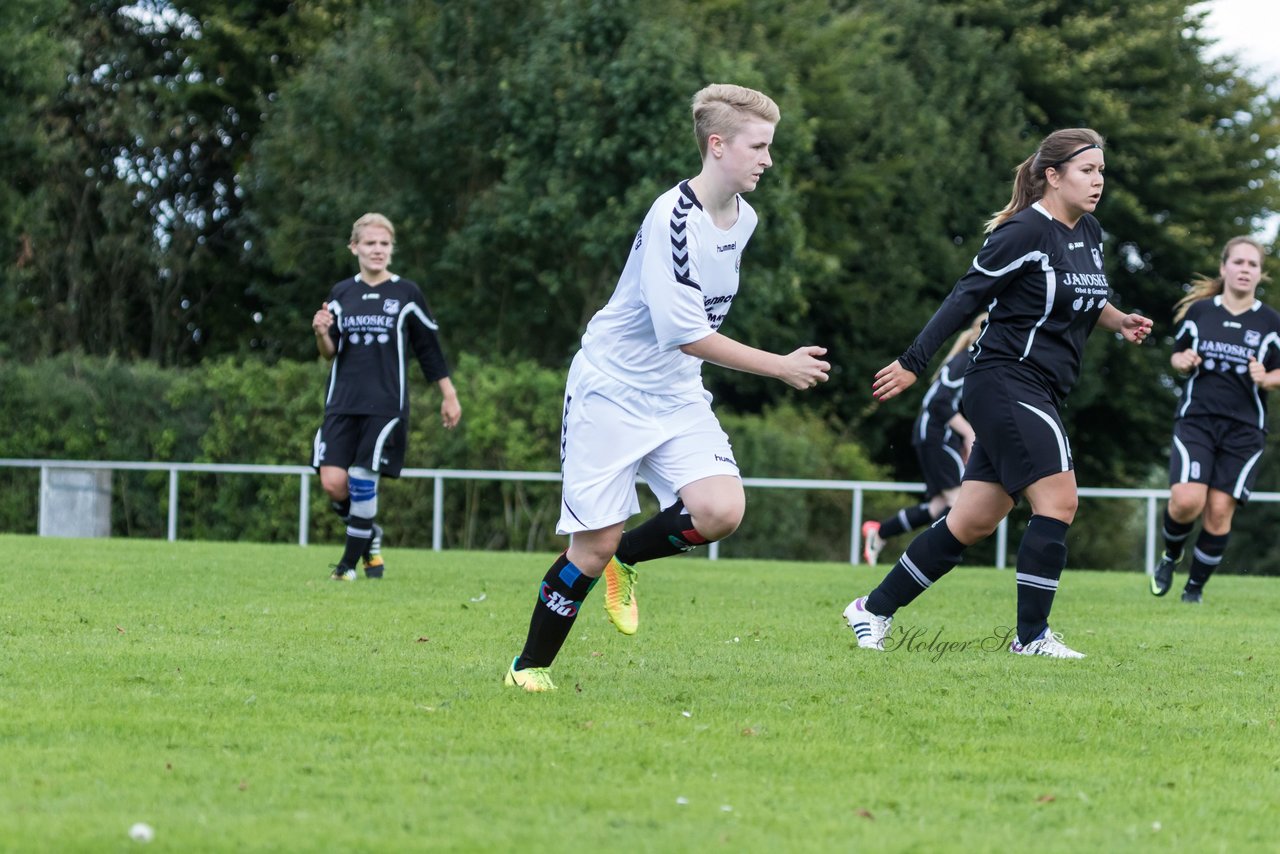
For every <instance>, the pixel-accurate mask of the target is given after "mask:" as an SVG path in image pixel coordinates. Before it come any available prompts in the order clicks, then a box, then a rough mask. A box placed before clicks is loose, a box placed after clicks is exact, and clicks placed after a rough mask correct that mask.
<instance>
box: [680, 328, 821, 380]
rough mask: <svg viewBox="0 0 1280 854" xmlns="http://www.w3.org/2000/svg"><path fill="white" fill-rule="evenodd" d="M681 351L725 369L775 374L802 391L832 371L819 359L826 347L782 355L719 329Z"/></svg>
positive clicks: (804, 348)
mask: <svg viewBox="0 0 1280 854" xmlns="http://www.w3.org/2000/svg"><path fill="white" fill-rule="evenodd" d="M680 352H682V353H685V354H687V355H689V356H695V357H697V358H699V359H702V360H703V361H705V362H710V363H711V364H713V365H719V366H720V367H722V368H731V369H733V370H735V371H742V372H744V373H748V374H758V375H760V376H762V377H773V378H774V379H779V380H782V381H783V382H784V383H786V384H787V385H789V386H791V387H792V388H798V389H801V390H804V389H809V388H813V387H814V386H816V385H817V384H818V383H824V382H826V381H827V379H828V376H827V374H828V372H829V371H830V370H831V364H830V363H829V362H825V361H823V360H822V359H820V358H818V357H819V356H823V355H825V354H826V352H827V348H826V347H816V346H812V345H810V346H806V347H799V348H797V349H795V350H793V351H792V352H790V353H788V354H786V355H785V356H783V355H779V354H777V353H770V352H768V351H767V350H758V349H756V348H755V347H750V346H748V345H746V344H743V343H741V342H738V341H734V340H733V339H732V338H729V337H727V336H725V335H721V334H720V333H719V332H712V333H711V334H710V335H708V336H707V337H705V338H700V339H698V340H697V341H693V342H691V343H689V344H682V345H681V346H680Z"/></svg>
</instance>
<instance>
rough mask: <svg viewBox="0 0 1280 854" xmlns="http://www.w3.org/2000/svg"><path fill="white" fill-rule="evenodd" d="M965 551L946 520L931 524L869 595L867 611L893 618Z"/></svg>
mask: <svg viewBox="0 0 1280 854" xmlns="http://www.w3.org/2000/svg"><path fill="white" fill-rule="evenodd" d="M964 550H965V545H964V543H962V542H960V541H959V540H957V539H956V538H955V535H954V534H952V533H951V529H950V528H948V527H947V523H946V522H938V523H937V524H935V525H931V526H929V527H928V528H926V529H925V530H924V532H923V533H921V534H920V535H919V536H918V537H916V538H915V539H914V540H912V541H911V545H909V546H907V550H906V551H905V552H903V554H902V557H900V558H898V562H897V563H895V564H894V565H893V569H890V570H889V573H888V574H887V575H885V577H884V579H883V580H882V581H881V582H880V586H879V587H877V588H876V589H875V590H872V591H871V592H870V593H869V594H867V603H866V605H867V610H868V611H870V612H871V613H873V614H875V615H876V616H878V617H892V616H893V615H894V613H895V612H896V611H897V610H898V609H899V608H901V607H903V606H905V605H910V604H911V602H912V601H913V600H915V598H916V597H917V596H919V595H920V594H921V593H923V592H924V591H925V590H927V589H929V587H930V586H931V585H932V584H933V582H935V581H937V580H938V579H939V578H941V577H942V576H944V575H946V574H947V573H948V572H950V571H951V570H952V568H953V567H955V565H956V564H958V563H959V562H960V558H962V557H963V556H964Z"/></svg>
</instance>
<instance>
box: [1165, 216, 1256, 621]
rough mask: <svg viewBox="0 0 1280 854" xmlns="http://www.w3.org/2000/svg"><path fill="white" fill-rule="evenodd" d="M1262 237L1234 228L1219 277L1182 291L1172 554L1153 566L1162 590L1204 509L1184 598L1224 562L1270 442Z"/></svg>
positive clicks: (1168, 517)
mask: <svg viewBox="0 0 1280 854" xmlns="http://www.w3.org/2000/svg"><path fill="white" fill-rule="evenodd" d="M1262 259H1263V252H1262V244H1260V243H1258V242H1257V241H1256V240H1253V239H1252V238H1249V237H1235V238H1232V239H1231V240H1228V241H1227V245H1226V246H1225V247H1224V248H1223V250H1222V263H1221V265H1220V266H1219V268H1218V275H1217V277H1216V278H1212V279H1210V278H1206V277H1200V278H1199V279H1197V281H1196V282H1194V283H1193V284H1192V287H1191V291H1190V292H1189V293H1188V294H1187V295H1186V296H1185V297H1183V298H1182V299H1181V300H1179V302H1178V304H1177V306H1176V313H1175V314H1174V320H1175V322H1177V323H1178V331H1177V333H1176V335H1175V336H1174V343H1173V355H1172V356H1170V357H1169V363H1170V364H1171V365H1172V366H1173V368H1174V370H1176V371H1178V373H1180V374H1182V375H1183V376H1185V377H1187V382H1186V385H1185V386H1183V389H1182V398H1181V400H1179V401H1178V411H1177V415H1176V416H1175V420H1174V422H1173V445H1172V447H1171V448H1170V451H1169V504H1168V506H1167V507H1166V508H1165V511H1164V543H1165V546H1164V555H1163V556H1162V557H1161V558H1160V562H1159V563H1158V564H1157V565H1156V568H1155V572H1154V574H1152V576H1151V592H1152V593H1154V594H1155V595H1156V596H1163V595H1165V594H1166V593H1168V592H1169V588H1170V587H1172V586H1173V571H1174V569H1176V568H1177V566H1178V561H1179V560H1180V559H1181V558H1182V552H1183V549H1184V546H1185V545H1186V541H1187V538H1188V536H1189V535H1190V534H1191V528H1192V527H1193V526H1194V525H1195V522H1196V519H1199V518H1200V516H1201V515H1203V516H1204V522H1203V523H1202V524H1201V526H1200V535H1199V536H1198V537H1197V538H1196V541H1195V547H1194V549H1193V550H1192V555H1191V569H1190V575H1189V577H1188V578H1187V583H1186V586H1185V587H1184V588H1183V590H1182V601H1183V602H1189V603H1192V604H1199V603H1200V601H1201V598H1202V596H1203V592H1204V585H1205V582H1207V581H1208V580H1209V576H1210V575H1211V574H1212V573H1213V571H1214V569H1216V568H1217V566H1218V564H1219V563H1221V562H1222V555H1223V553H1224V552H1225V551H1226V549H1227V538H1228V537H1229V536H1230V535H1231V520H1232V518H1233V517H1234V516H1235V512H1236V507H1238V506H1243V505H1244V503H1245V502H1246V501H1248V500H1249V492H1250V490H1252V489H1253V482H1254V480H1255V479H1256V478H1257V476H1258V460H1260V459H1261V458H1262V448H1263V445H1264V444H1265V442H1266V438H1267V436H1266V430H1267V390H1268V389H1272V388H1276V387H1277V386H1280V313H1278V312H1276V310H1275V309H1273V308H1271V307H1270V306H1268V305H1265V304H1263V303H1262V302H1261V301H1260V300H1259V299H1258V284H1259V283H1260V282H1261V281H1262V280H1263V278H1264V277H1263V273H1262Z"/></svg>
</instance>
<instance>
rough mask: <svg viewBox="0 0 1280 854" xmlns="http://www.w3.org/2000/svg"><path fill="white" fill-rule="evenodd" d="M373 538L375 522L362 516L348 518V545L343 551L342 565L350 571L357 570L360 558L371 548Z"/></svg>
mask: <svg viewBox="0 0 1280 854" xmlns="http://www.w3.org/2000/svg"><path fill="white" fill-rule="evenodd" d="M372 537H373V520H372V519H365V518H364V517H362V516H348V517H347V544H346V546H345V547H344V548H343V550H342V561H341V564H342V565H343V566H345V567H346V568H348V569H355V567H356V564H357V563H358V562H359V561H360V556H361V555H362V554H364V552H365V549H367V548H369V540H370V539H371V538H372Z"/></svg>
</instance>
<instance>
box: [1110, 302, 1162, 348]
mask: <svg viewBox="0 0 1280 854" xmlns="http://www.w3.org/2000/svg"><path fill="white" fill-rule="evenodd" d="M1098 326H1100V327H1102V328H1103V329H1105V330H1107V331H1108V332H1119V333H1120V334H1121V335H1123V336H1124V340H1126V341H1128V342H1129V343H1130V344H1141V343H1142V342H1143V341H1146V340H1147V336H1149V335H1150V334H1151V318H1149V317H1143V316H1142V315H1140V314H1125V313H1124V312H1123V311H1121V310H1120V309H1118V308H1116V307H1115V306H1114V305H1112V304H1111V303H1107V305H1106V307H1105V308H1103V309H1102V314H1100V315H1098Z"/></svg>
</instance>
